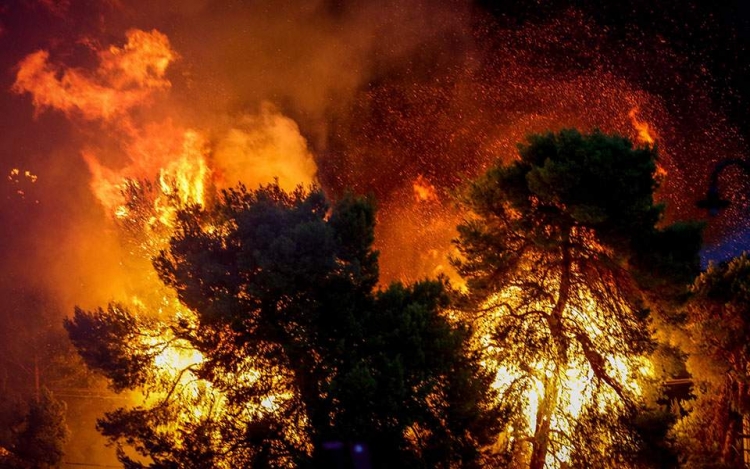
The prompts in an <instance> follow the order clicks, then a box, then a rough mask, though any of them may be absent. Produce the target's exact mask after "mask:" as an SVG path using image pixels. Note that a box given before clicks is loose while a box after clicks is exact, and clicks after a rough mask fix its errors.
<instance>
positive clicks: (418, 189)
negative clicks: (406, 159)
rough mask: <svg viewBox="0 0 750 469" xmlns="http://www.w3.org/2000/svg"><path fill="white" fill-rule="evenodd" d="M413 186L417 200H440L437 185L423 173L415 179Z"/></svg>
mask: <svg viewBox="0 0 750 469" xmlns="http://www.w3.org/2000/svg"><path fill="white" fill-rule="evenodd" d="M412 188H413V189H414V197H415V198H416V200H417V202H431V201H433V202H434V201H437V200H438V196H437V192H436V191H435V186H433V185H432V184H430V182H429V181H428V180H427V179H426V178H425V177H424V176H422V175H421V174H420V175H419V176H417V179H415V180H414V183H413V184H412Z"/></svg>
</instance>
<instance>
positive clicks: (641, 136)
mask: <svg viewBox="0 0 750 469" xmlns="http://www.w3.org/2000/svg"><path fill="white" fill-rule="evenodd" d="M639 112H640V109H639V108H638V106H635V107H634V108H633V109H631V110H630V112H629V113H628V117H630V122H631V124H633V128H634V129H635V130H636V131H637V132H638V137H637V141H638V143H641V144H644V145H649V146H651V145H653V144H654V143H655V142H656V138H655V136H654V135H655V133H654V131H653V129H651V126H650V125H649V124H648V122H645V121H642V120H639V119H638V113H639Z"/></svg>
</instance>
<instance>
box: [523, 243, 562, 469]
mask: <svg viewBox="0 0 750 469" xmlns="http://www.w3.org/2000/svg"><path fill="white" fill-rule="evenodd" d="M569 242H570V233H569V232H566V233H564V234H563V239H562V246H561V250H562V260H561V264H560V289H559V290H558V295H557V301H556V302H555V306H554V308H553V309H552V311H551V312H550V315H549V329H550V338H551V340H552V344H553V354H552V355H553V356H552V360H553V362H554V367H553V371H552V376H551V377H549V378H547V379H545V381H544V382H545V384H544V397H543V398H542V399H540V402H539V409H538V411H537V417H536V428H535V429H534V439H533V450H532V452H531V460H530V462H529V469H544V465H545V462H546V460H547V453H548V452H549V437H550V426H551V424H552V416H553V415H554V413H555V410H557V405H558V403H559V400H560V373H561V370H562V371H564V369H565V367H566V366H567V364H568V338H567V337H566V336H565V333H564V330H563V313H564V312H565V307H566V306H567V304H568V298H569V297H570V278H571V272H570V270H571V264H572V260H571V256H570V244H569Z"/></svg>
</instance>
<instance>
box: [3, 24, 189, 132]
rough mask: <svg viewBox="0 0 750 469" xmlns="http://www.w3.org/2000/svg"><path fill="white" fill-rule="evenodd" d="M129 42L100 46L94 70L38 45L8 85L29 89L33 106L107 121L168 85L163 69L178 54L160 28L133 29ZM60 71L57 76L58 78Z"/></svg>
mask: <svg viewBox="0 0 750 469" xmlns="http://www.w3.org/2000/svg"><path fill="white" fill-rule="evenodd" d="M127 39H128V41H127V43H126V44H125V45H124V46H123V47H122V48H119V47H115V46H112V47H110V48H109V49H107V50H103V51H99V52H98V54H97V55H98V57H99V68H98V69H97V70H96V72H95V73H94V74H90V73H86V72H85V71H84V70H80V69H75V68H64V67H61V66H58V65H55V64H52V63H50V61H49V52H47V51H45V50H39V51H37V52H34V53H33V54H30V55H28V56H27V57H26V58H24V59H23V60H22V61H21V63H20V64H19V65H18V73H17V75H16V81H15V83H14V84H13V87H12V90H13V91H14V92H16V93H19V94H23V93H29V94H31V95H32V99H33V102H34V106H35V107H36V108H37V110H43V109H45V108H52V109H57V110H60V111H62V112H64V113H66V114H72V113H74V112H75V113H78V114H80V115H81V116H83V117H84V118H85V119H88V120H98V119H101V120H105V121H109V120H112V119H114V118H115V117H118V116H122V115H123V114H124V113H125V112H127V111H128V110H130V109H132V108H133V107H135V106H137V105H140V104H143V103H145V102H146V101H147V100H148V98H149V97H150V96H151V94H152V92H153V91H155V90H162V89H166V88H169V87H170V82H169V80H167V79H166V78H165V77H164V75H165V72H166V69H167V67H168V65H169V64H170V63H171V62H172V61H173V60H174V59H175V58H176V57H177V55H176V53H175V52H173V51H172V49H171V47H170V45H169V40H168V39H167V36H165V35H164V34H162V33H160V32H158V31H156V30H154V31H151V32H145V31H140V30H137V29H133V30H130V31H128V32H127ZM58 77H59V78H58Z"/></svg>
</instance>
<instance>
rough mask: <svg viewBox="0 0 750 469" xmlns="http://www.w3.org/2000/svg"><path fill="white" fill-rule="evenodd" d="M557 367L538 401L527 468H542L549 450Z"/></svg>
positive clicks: (557, 386) (558, 386)
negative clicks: (542, 396)
mask: <svg viewBox="0 0 750 469" xmlns="http://www.w3.org/2000/svg"><path fill="white" fill-rule="evenodd" d="M558 376H559V375H558V372H557V369H555V372H554V374H553V376H552V377H551V378H550V380H549V381H548V382H547V383H546V385H545V387H544V398H543V399H541V400H540V402H539V409H538V410H537V413H536V428H535V429H534V444H533V450H532V452H531V460H530V462H529V469H543V468H544V464H545V462H546V460H547V453H548V452H549V436H550V425H551V424H552V416H553V415H554V413H555V409H556V408H557V403H558V400H559V398H560V379H559V377H558Z"/></svg>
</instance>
